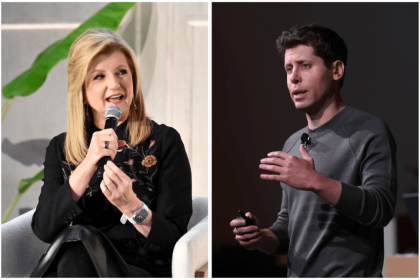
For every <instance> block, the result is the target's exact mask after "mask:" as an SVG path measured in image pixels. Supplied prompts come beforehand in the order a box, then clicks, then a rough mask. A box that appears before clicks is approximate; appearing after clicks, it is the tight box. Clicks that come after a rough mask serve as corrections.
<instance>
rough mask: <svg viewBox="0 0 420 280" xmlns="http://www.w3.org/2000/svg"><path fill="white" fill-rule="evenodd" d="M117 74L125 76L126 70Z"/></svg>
mask: <svg viewBox="0 0 420 280" xmlns="http://www.w3.org/2000/svg"><path fill="white" fill-rule="evenodd" d="M118 74H120V75H124V74H127V70H120V71H118Z"/></svg>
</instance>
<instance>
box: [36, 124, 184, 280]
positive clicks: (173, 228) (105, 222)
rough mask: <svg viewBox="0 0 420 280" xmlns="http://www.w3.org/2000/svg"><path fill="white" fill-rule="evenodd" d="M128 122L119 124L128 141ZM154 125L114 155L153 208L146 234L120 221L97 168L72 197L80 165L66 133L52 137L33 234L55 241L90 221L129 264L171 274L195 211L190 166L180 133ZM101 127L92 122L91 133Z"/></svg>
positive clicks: (120, 133) (123, 138) (118, 130)
mask: <svg viewBox="0 0 420 280" xmlns="http://www.w3.org/2000/svg"><path fill="white" fill-rule="evenodd" d="M127 123H128V121H125V122H124V123H122V124H121V125H120V126H118V128H117V135H118V139H119V140H126V141H127V143H129V141H128V127H127ZM151 124H152V134H151V135H150V136H149V137H148V138H147V139H146V140H145V141H144V142H142V143H141V144H139V145H137V146H135V147H130V145H126V146H124V147H121V148H119V149H118V152H117V155H116V157H115V158H114V160H113V162H114V163H115V164H116V165H117V166H118V167H119V168H120V169H121V170H123V171H124V173H125V174H127V175H128V176H129V177H130V178H131V179H132V181H133V191H134V192H135V193H136V195H137V197H138V198H139V199H140V200H142V201H143V202H144V203H146V204H147V206H148V207H149V208H150V210H151V211H152V212H153V219H152V228H151V231H150V233H149V235H148V237H147V238H146V237H144V236H143V235H142V234H141V233H140V232H139V231H137V230H136V228H135V227H134V226H133V224H131V223H130V222H127V223H126V224H125V225H123V224H122V223H121V222H120V218H121V215H122V213H121V211H120V210H118V208H116V207H115V206H114V205H112V204H111V203H110V202H109V201H108V200H107V199H106V197H105V196H104V195H103V194H102V191H101V189H100V187H99V184H100V182H101V180H99V179H97V174H96V172H95V174H94V175H93V176H92V179H91V181H90V183H89V186H88V187H87V189H86V191H85V193H84V195H83V196H82V197H81V199H80V200H79V201H78V202H77V203H76V202H74V201H73V199H72V198H71V193H70V186H69V177H70V176H71V173H72V172H73V170H75V169H76V167H77V166H76V165H73V164H72V163H70V162H68V161H67V159H66V156H65V152H64V143H65V139H66V133H62V134H60V135H58V136H56V137H54V138H53V139H52V140H51V142H50V144H49V146H48V148H47V153H46V157H45V162H44V166H45V168H44V179H43V181H44V185H43V187H42V189H41V195H40V196H39V202H38V206H37V208H36V211H35V213H34V215H33V218H32V224H31V225H32V230H33V232H34V233H35V235H36V236H37V237H38V238H39V239H41V240H42V241H44V242H46V243H51V242H52V241H53V240H54V239H55V238H56V237H57V236H58V234H59V233H60V232H61V231H63V230H64V229H66V228H67V227H69V226H70V225H71V224H72V225H76V224H82V225H92V226H94V227H96V228H98V229H99V230H101V231H102V232H103V233H104V234H105V235H106V237H107V238H108V239H109V240H110V241H111V242H112V244H113V245H114V246H115V248H116V249H117V250H118V252H119V253H120V254H121V256H122V257H123V258H124V260H125V261H126V262H127V263H129V264H132V265H135V266H138V267H142V268H145V269H147V270H152V271H159V272H160V273H163V274H164V275H166V276H170V275H171V259H172V253H173V249H174V246H175V244H176V242H177V241H178V239H179V238H180V237H181V236H182V235H183V234H184V233H186V231H187V225H188V222H189V220H190V217H191V215H192V197H191V169H190V165H189V161H188V157H187V154H186V152H185V148H184V145H183V143H182V140H181V137H180V135H179V133H178V132H177V131H176V130H175V129H173V128H171V127H167V126H165V125H158V124H156V123H155V122H153V121H151ZM99 130H100V129H98V128H97V127H95V126H94V125H93V124H92V126H91V129H90V135H91V133H93V132H95V131H99ZM89 142H90V141H89Z"/></svg>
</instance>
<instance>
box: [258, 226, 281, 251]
mask: <svg viewBox="0 0 420 280" xmlns="http://www.w3.org/2000/svg"><path fill="white" fill-rule="evenodd" d="M261 231H262V236H261V244H260V248H259V250H260V251H261V252H263V253H266V254H267V255H271V254H274V253H275V252H276V251H277V248H278V247H279V241H278V238H277V236H275V235H274V233H273V232H272V231H271V230H269V229H262V230H261Z"/></svg>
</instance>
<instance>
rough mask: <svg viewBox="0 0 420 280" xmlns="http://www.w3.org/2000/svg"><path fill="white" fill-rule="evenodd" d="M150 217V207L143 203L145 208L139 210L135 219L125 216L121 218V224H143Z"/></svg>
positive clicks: (134, 216)
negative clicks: (128, 222)
mask: <svg viewBox="0 0 420 280" xmlns="http://www.w3.org/2000/svg"><path fill="white" fill-rule="evenodd" d="M148 216H149V207H147V205H146V203H144V202H143V206H142V207H140V208H139V209H137V211H136V212H135V213H134V214H133V217H131V218H129V217H127V216H126V215H125V214H122V216H121V220H120V221H121V223H122V224H125V223H126V222H127V220H129V221H130V222H131V223H132V224H141V223H142V222H144V220H146V218H147V217H148Z"/></svg>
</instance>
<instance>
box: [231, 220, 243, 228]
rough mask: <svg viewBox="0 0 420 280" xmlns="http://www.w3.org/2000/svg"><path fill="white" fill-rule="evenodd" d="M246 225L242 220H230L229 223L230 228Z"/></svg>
mask: <svg viewBox="0 0 420 280" xmlns="http://www.w3.org/2000/svg"><path fill="white" fill-rule="evenodd" d="M244 225H246V222H245V221H244V220H232V221H230V226H231V227H242V226H244Z"/></svg>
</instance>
